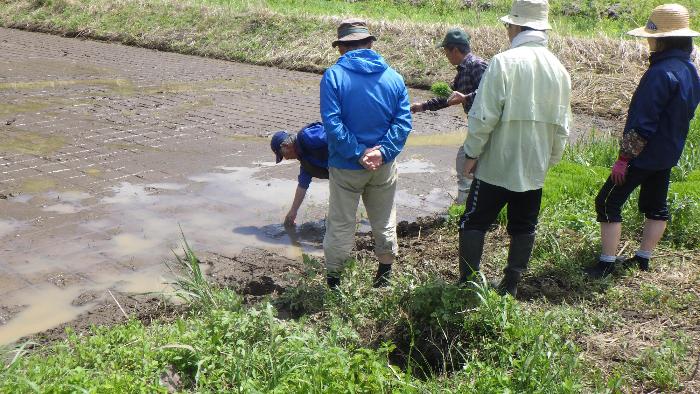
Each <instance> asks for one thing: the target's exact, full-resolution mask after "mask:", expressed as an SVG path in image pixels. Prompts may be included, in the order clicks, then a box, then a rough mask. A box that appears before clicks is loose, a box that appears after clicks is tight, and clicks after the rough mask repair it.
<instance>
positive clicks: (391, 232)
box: [321, 19, 411, 288]
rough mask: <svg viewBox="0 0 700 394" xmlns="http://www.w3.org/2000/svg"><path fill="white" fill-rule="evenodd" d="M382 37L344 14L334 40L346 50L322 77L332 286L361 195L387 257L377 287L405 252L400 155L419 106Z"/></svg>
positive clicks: (347, 251) (381, 254)
mask: <svg viewBox="0 0 700 394" xmlns="http://www.w3.org/2000/svg"><path fill="white" fill-rule="evenodd" d="M375 40H376V38H375V37H374V36H373V35H371V34H370V33H369V30H368V29H367V25H366V23H365V22H364V21H362V20H359V19H350V20H346V21H343V22H342V23H341V24H340V26H339V27H338V39H337V40H335V41H334V42H333V47H337V48H338V52H339V53H340V55H341V56H340V58H339V59H338V61H337V62H336V64H334V65H333V66H331V67H330V68H329V69H328V70H326V72H325V73H324V74H323V78H322V79H321V118H322V120H323V126H324V128H325V129H326V133H327V138H328V167H329V168H328V171H329V175H330V178H329V179H330V182H329V190H330V197H329V201H328V217H327V219H326V235H325V237H324V240H323V251H324V255H325V259H326V272H327V280H328V286H329V287H331V288H337V286H338V284H339V283H340V274H341V272H342V270H343V268H344V266H345V263H346V261H347V260H349V259H350V258H351V257H352V256H351V253H352V248H353V246H354V239H355V227H356V224H357V221H356V215H357V206H358V204H359V200H360V197H362V201H363V203H364V205H365V209H366V210H367V216H368V218H369V221H370V224H371V226H372V234H373V236H374V243H375V246H374V251H375V254H376V255H377V258H378V260H379V267H378V269H377V273H376V276H375V279H374V286H375V287H380V286H384V285H386V284H387V281H388V279H389V276H390V274H391V266H392V263H393V262H394V258H395V257H396V255H397V253H398V243H397V239H396V206H395V204H394V195H395V193H396V180H397V172H396V164H395V162H394V159H395V158H396V156H398V154H399V153H401V150H402V149H403V147H404V144H405V143H406V138H407V137H408V133H409V132H410V131H411V111H410V103H409V101H408V92H407V90H406V85H405V84H404V81H403V78H402V77H401V76H400V75H399V74H398V73H397V72H396V71H394V70H393V69H392V68H391V67H389V66H388V65H387V64H386V62H385V61H384V59H383V58H382V57H381V56H380V55H379V54H378V53H377V52H375V51H373V50H372V43H373V42H374V41H375Z"/></svg>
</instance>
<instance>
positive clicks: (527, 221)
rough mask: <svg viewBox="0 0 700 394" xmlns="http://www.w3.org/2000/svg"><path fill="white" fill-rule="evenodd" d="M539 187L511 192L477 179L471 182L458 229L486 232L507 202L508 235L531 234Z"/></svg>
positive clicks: (540, 191) (540, 196)
mask: <svg viewBox="0 0 700 394" xmlns="http://www.w3.org/2000/svg"><path fill="white" fill-rule="evenodd" d="M541 202H542V189H537V190H529V191H526V192H514V191H510V190H508V189H506V188H503V187H500V186H495V185H491V184H489V183H486V182H484V181H481V180H479V179H475V180H474V182H472V186H471V188H470V189H469V196H468V197H467V204H466V208H465V210H464V215H462V218H461V220H460V223H459V228H460V230H478V231H486V230H488V228H489V227H490V226H491V224H492V223H493V222H494V221H495V220H496V218H497V217H498V214H499V213H500V212H501V209H503V207H504V206H506V205H508V226H507V229H508V234H510V235H522V234H533V233H534V232H535V228H536V227H537V217H538V216H539V214H540V204H541Z"/></svg>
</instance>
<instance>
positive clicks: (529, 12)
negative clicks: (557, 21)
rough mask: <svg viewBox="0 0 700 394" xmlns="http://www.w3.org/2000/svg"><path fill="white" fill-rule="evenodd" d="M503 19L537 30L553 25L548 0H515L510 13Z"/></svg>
mask: <svg viewBox="0 0 700 394" xmlns="http://www.w3.org/2000/svg"><path fill="white" fill-rule="evenodd" d="M501 21H503V22H505V23H510V24H511V25H518V26H526V27H529V28H531V29H535V30H551V29H552V25H550V24H549V2H548V1H547V0H515V1H513V5H512V6H511V8H510V14H508V15H506V16H504V17H502V18H501Z"/></svg>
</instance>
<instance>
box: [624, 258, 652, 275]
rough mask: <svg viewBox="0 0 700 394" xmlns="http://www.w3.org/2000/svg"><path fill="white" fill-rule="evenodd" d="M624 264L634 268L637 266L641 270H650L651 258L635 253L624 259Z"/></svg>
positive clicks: (625, 266)
mask: <svg viewBox="0 0 700 394" xmlns="http://www.w3.org/2000/svg"><path fill="white" fill-rule="evenodd" d="M622 266H623V267H624V268H634V267H635V266H637V267H639V270H640V271H649V259H645V258H644V257H640V256H637V255H634V256H633V257H630V258H629V259H626V260H625V261H623V262H622Z"/></svg>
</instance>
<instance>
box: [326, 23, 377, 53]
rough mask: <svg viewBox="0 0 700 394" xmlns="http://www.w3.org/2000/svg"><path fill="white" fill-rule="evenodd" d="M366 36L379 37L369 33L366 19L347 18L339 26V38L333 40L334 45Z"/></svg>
mask: <svg viewBox="0 0 700 394" xmlns="http://www.w3.org/2000/svg"><path fill="white" fill-rule="evenodd" d="M365 38H371V39H372V40H374V41H376V40H377V37H375V36H373V35H371V34H369V29H367V23H366V22H365V21H363V20H362V19H347V20H344V21H342V22H341V23H340V26H338V39H337V40H335V41H333V47H337V46H338V45H340V44H343V43H349V42H353V41H360V40H364V39H365Z"/></svg>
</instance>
